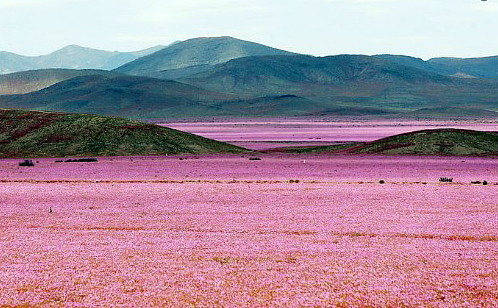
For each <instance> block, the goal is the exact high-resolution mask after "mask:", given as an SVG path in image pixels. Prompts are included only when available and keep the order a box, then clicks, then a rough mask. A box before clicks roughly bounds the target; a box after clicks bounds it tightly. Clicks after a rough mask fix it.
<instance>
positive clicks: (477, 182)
mask: <svg viewBox="0 0 498 308" xmlns="http://www.w3.org/2000/svg"><path fill="white" fill-rule="evenodd" d="M470 183H471V184H481V181H471V182H470ZM484 185H486V184H484Z"/></svg>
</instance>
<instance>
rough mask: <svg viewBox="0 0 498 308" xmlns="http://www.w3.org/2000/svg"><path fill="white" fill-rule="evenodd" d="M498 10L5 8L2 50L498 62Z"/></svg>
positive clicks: (65, 4)
mask: <svg viewBox="0 0 498 308" xmlns="http://www.w3.org/2000/svg"><path fill="white" fill-rule="evenodd" d="M497 32H498V0H488V1H486V2H484V1H481V0H0V50H5V51H11V52H15V53H19V54H24V55H40V54H47V53H50V52H52V51H54V50H56V49H59V48H61V47H63V46H66V45H69V44H77V45H82V46H86V47H92V48H98V49H105V50H119V51H131V50H139V49H144V48H147V47H151V46H154V45H159V44H162V45H166V44H169V43H171V42H173V41H176V40H185V39H188V38H193V37H199V36H222V35H229V36H233V37H237V38H240V39H245V40H249V41H254V42H258V43H262V44H266V45H270V46H272V47H277V48H281V49H286V50H290V51H295V52H301V53H306V54H312V55H317V56H323V55H335V54H342V53H354V54H379V53H391V54H405V55H412V56H417V57H422V58H430V57H435V56H458V57H477V56H488V55H498V39H497V37H498V35H497Z"/></svg>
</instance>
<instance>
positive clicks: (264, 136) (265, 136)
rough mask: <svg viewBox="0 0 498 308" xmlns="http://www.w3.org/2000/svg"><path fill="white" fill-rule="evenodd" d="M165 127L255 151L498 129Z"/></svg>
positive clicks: (425, 124) (335, 123)
mask: <svg viewBox="0 0 498 308" xmlns="http://www.w3.org/2000/svg"><path fill="white" fill-rule="evenodd" d="M163 125H165V126H168V127H171V128H175V129H179V130H182V131H186V132H190V133H194V134H197V135H201V136H204V137H207V138H212V139H216V140H219V141H225V142H229V143H232V144H235V145H238V146H242V147H245V148H249V149H253V150H267V149H272V148H278V147H285V146H306V145H308V146H314V145H323V144H331V143H336V142H365V141H373V140H375V139H380V138H384V137H388V136H392V135H396V134H402V133H407V132H412V131H416V130H422V129H434V128H448V127H452V128H463V129H474V130H482V131H498V122H497V121H496V120H444V121H435V120H406V119H405V120H398V121H396V120H378V119H375V120H374V119H371V120H368V119H362V120H358V119H357V120H345V119H341V120H324V119H319V118H309V119H304V120H303V119H285V118H283V119H278V118H277V119H267V120H264V119H260V120H248V119H246V120H244V119H242V120H241V119H238V120H233V121H222V122H197V123H196V122H194V123H192V122H188V123H166V124H163Z"/></svg>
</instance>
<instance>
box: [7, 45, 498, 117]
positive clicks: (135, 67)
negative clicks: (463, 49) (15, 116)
mask: <svg viewBox="0 0 498 308" xmlns="http://www.w3.org/2000/svg"><path fill="white" fill-rule="evenodd" d="M158 49H159V50H156V51H155V52H152V51H153V50H152V51H151V50H149V51H148V52H152V53H149V54H147V53H148V52H145V55H143V56H142V57H139V58H137V59H133V60H130V61H129V62H127V63H125V64H123V65H121V66H119V67H116V68H115V69H114V70H112V71H110V70H71V69H50V70H48V69H44V70H32V71H24V72H18V73H15V74H6V75H0V107H2V108H26V109H36V110H52V111H68V112H84V113H98V114H105V115H114V116H124V117H131V118H140V119H152V118H154V119H156V118H172V117H205V116H281V115H285V116H303V115H372V114H375V115H389V114H394V115H396V116H409V117H431V116H437V117H439V116H443V117H453V116H465V117H495V116H496V113H495V112H496V111H498V91H497V89H498V60H497V59H498V57H486V58H473V59H456V58H434V59H430V60H428V61H424V60H422V59H418V58H414V57H409V56H400V55H376V56H364V55H337V56H328V57H314V56H308V55H300V54H295V53H292V52H287V51H283V50H279V49H275V48H271V47H269V46H264V45H261V44H257V43H252V42H248V41H243V40H238V39H235V38H231V37H215V38H196V39H190V40H186V41H183V42H176V43H174V44H171V45H169V46H166V47H164V48H158ZM0 58H1V57H0ZM75 58H77V57H75ZM60 59H62V58H60ZM0 61H1V60H0ZM60 61H62V60H60ZM59 63H62V62H59ZM79 63H80V65H81V66H83V67H84V66H85V64H84V63H86V62H79ZM171 79H174V80H175V81H171Z"/></svg>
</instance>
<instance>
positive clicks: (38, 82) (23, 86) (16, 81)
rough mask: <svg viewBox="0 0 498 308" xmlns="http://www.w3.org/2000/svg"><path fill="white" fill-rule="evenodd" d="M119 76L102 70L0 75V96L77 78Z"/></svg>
mask: <svg viewBox="0 0 498 308" xmlns="http://www.w3.org/2000/svg"><path fill="white" fill-rule="evenodd" d="M88 75H102V76H109V77H111V76H118V75H119V74H117V73H113V72H109V71H104V70H72V69H41V70H33V71H24V72H17V73H11V74H5V75H0V95H9V94H25V93H29V92H34V91H38V90H41V89H44V88H46V87H49V86H51V85H54V84H56V83H59V82H61V81H64V80H68V79H71V78H74V77H79V76H88Z"/></svg>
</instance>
